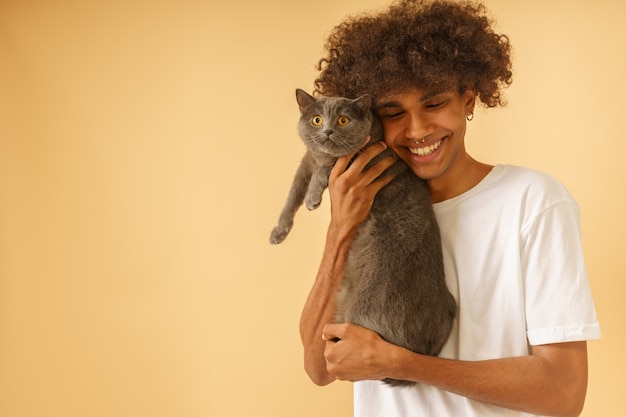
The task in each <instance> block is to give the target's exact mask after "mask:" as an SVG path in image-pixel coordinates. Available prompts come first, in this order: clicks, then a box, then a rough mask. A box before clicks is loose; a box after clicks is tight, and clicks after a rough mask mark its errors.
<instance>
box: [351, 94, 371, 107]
mask: <svg viewBox="0 0 626 417" xmlns="http://www.w3.org/2000/svg"><path fill="white" fill-rule="evenodd" d="M352 103H354V104H356V105H357V106H359V107H360V108H362V109H363V110H365V111H369V110H370V108H371V107H372V96H371V95H369V94H364V95H362V96H361V97H359V98H357V99H354V100H353V101H352Z"/></svg>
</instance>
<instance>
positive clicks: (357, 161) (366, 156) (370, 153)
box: [350, 141, 387, 172]
mask: <svg viewBox="0 0 626 417" xmlns="http://www.w3.org/2000/svg"><path fill="white" fill-rule="evenodd" d="M385 149H387V144H386V143H385V142H383V141H380V142H376V143H374V144H372V145H370V146H368V147H367V148H365V149H362V150H361V151H359V152H358V155H357V156H356V158H354V160H353V161H352V165H351V166H350V169H353V170H356V171H358V172H361V171H363V169H364V168H365V166H366V165H367V164H368V163H369V162H370V161H371V160H372V159H374V158H376V157H377V156H378V155H379V154H380V153H382V152H383V151H384V150H385Z"/></svg>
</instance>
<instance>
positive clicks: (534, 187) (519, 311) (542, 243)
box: [301, 0, 600, 417]
mask: <svg viewBox="0 0 626 417" xmlns="http://www.w3.org/2000/svg"><path fill="white" fill-rule="evenodd" d="M327 50H328V51H329V53H328V56H327V57H325V58H324V59H322V60H321V61H320V69H321V73H320V75H319V77H318V79H317V80H316V87H317V90H318V92H319V93H322V94H325V95H337V96H347V97H352V98H355V97H358V96H360V95H362V94H371V95H373V96H374V98H375V111H376V112H377V113H378V115H379V116H380V118H381V120H382V122H383V126H384V129H385V143H380V144H375V145H372V146H370V147H368V148H367V149H365V150H363V151H362V152H361V153H360V154H359V156H358V157H357V158H356V159H355V160H354V162H353V163H352V164H349V161H350V160H351V159H352V157H353V156H354V155H350V156H347V157H344V158H341V159H340V160H339V161H338V162H337V164H336V165H335V168H334V169H333V171H332V173H331V177H330V180H329V192H330V199H331V221H330V225H329V228H328V233H327V239H326V247H325V251H324V255H323V258H322V262H321V265H320V269H319V272H318V275H317V278H316V280H315V283H314V286H313V288H312V290H311V293H310V295H309V298H308V300H307V302H306V305H305V307H304V310H303V313H302V318H301V337H302V341H303V344H304V349H305V353H304V355H305V368H306V370H307V372H308V374H309V375H310V377H311V379H312V380H313V381H314V382H315V383H317V384H319V385H326V384H328V383H331V382H333V381H334V380H336V379H339V380H349V381H355V382H356V381H359V382H357V383H356V384H355V415H357V416H385V417H389V416H437V417H439V416H464V417H465V416H502V415H506V416H509V415H510V416H523V415H555V416H575V415H579V414H580V412H581V410H582V407H583V404H584V399H585V394H586V387H587V351H586V340H591V339H595V338H598V337H599V336H600V330H599V325H598V323H597V319H596V315H595V310H594V306H593V301H592V299H591V295H590V290H589V285H588V282H587V276H586V271H585V265H584V259H583V254H582V248H581V242H580V226H579V223H580V221H579V212H578V206H577V204H576V202H575V201H574V200H573V198H572V197H571V195H570V194H569V193H568V192H567V190H566V189H565V188H564V187H563V186H562V185H561V184H560V183H558V182H557V181H555V180H554V179H552V178H551V177H549V176H547V175H545V174H541V173H538V172H535V171H531V170H528V169H524V168H519V167H511V166H504V165H496V166H495V167H494V166H490V165H487V164H483V163H481V162H479V161H476V160H475V159H473V158H472V157H471V156H470V155H469V154H468V153H467V151H466V149H465V143H464V138H465V129H466V126H467V121H468V120H471V119H472V118H473V112H474V107H475V105H476V104H478V103H479V102H481V103H482V104H483V105H485V106H487V107H495V106H498V105H502V104H503V103H502V99H501V95H500V91H501V89H502V88H503V87H506V86H508V85H510V84H511V82H512V78H511V69H510V68H511V63H510V57H509V52H510V45H509V43H508V39H507V38H506V37H505V36H503V35H498V34H495V33H494V32H493V30H492V28H491V24H490V21H489V19H487V18H486V16H485V9H484V7H483V6H481V5H474V4H469V3H448V2H433V3H431V2H419V1H409V0H405V1H401V2H399V3H396V4H394V5H392V6H391V7H390V8H389V9H388V10H386V11H384V12H382V13H380V14H377V15H374V16H359V17H356V18H352V19H348V20H347V21H345V22H343V23H342V24H341V25H339V26H338V27H337V28H335V30H334V32H333V33H332V34H331V36H330V38H329V41H328V45H327ZM387 146H388V147H390V148H391V149H392V150H394V152H395V153H396V154H397V155H398V156H399V157H400V159H402V160H403V161H404V162H406V163H407V164H408V165H409V167H410V168H411V169H412V170H413V172H414V173H415V174H416V175H417V176H418V177H420V178H422V179H424V180H426V181H427V183H428V185H429V188H430V191H431V196H432V200H433V207H434V210H435V214H436V216H437V220H438V222H439V226H440V229H441V234H442V247H443V252H444V265H445V272H446V280H447V284H448V287H449V289H450V291H451V292H452V293H453V295H454V296H455V298H456V300H457V303H458V305H459V314H458V317H457V320H456V322H455V327H454V329H453V331H452V334H451V336H450V338H449V340H448V342H447V344H446V346H445V347H444V349H443V351H442V352H441V354H440V356H439V357H430V356H425V355H419V354H416V353H414V352H411V351H408V350H406V349H403V348H401V347H398V346H394V345H392V344H389V343H387V342H385V341H384V340H383V339H382V338H381V337H380V336H378V335H377V334H376V333H374V332H372V331H370V330H368V329H365V328H362V327H359V326H356V325H353V324H350V323H338V324H333V317H334V312H335V299H334V297H335V293H336V292H337V289H338V288H339V285H340V283H341V280H342V277H343V269H344V266H345V263H346V258H347V253H348V251H349V248H350V242H351V240H352V238H353V237H354V235H355V233H356V232H357V230H358V227H359V225H360V224H361V222H362V221H363V220H364V219H365V218H366V217H367V215H368V213H369V209H370V207H371V204H372V201H373V199H374V197H375V196H376V193H377V192H378V191H379V190H380V189H381V188H382V187H384V186H385V185H386V183H387V181H385V180H383V181H374V180H375V179H376V178H377V177H378V176H379V175H380V174H381V173H382V172H384V171H385V170H386V169H387V168H388V167H389V166H391V165H392V164H393V163H394V161H393V160H392V159H391V158H387V159H385V160H383V161H381V162H379V163H378V164H376V165H375V166H373V167H372V168H370V169H369V170H367V171H366V172H362V170H363V168H364V167H365V165H366V164H367V163H368V162H369V161H370V160H371V159H372V158H374V157H375V156H376V155H377V154H378V153H380V152H381V151H382V150H383V149H384V148H385V147H387ZM407 192H410V190H407ZM401 215H402V213H398V216H401ZM384 378H394V379H402V380H412V381H416V382H417V383H418V384H416V386H415V387H412V388H393V387H390V386H387V385H385V384H383V383H381V382H380V381H379V380H381V379H384Z"/></svg>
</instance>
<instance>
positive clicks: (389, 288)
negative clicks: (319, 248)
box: [270, 90, 456, 386]
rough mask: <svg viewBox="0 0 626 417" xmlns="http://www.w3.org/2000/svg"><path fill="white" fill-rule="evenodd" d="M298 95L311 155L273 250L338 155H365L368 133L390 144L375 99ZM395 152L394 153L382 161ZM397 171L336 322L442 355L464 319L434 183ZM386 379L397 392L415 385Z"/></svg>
mask: <svg viewBox="0 0 626 417" xmlns="http://www.w3.org/2000/svg"><path fill="white" fill-rule="evenodd" d="M296 97H297V100H298V104H299V106H300V112H301V117H300V122H299V124H298V130H299V133H300V136H301V138H302V140H303V141H304V143H305V144H306V146H307V153H306V155H305V156H304V158H303V160H302V163H301V164H300V167H299V169H298V171H297V173H296V176H295V178H294V181H293V184H292V187H291V190H290V192H289V197H288V199H287V203H286V205H285V207H284V209H283V211H282V212H281V215H280V219H279V222H278V225H277V226H276V227H275V228H274V230H272V234H271V238H270V242H271V243H273V244H277V243H280V242H282V241H283V240H284V239H285V238H286V237H287V235H288V234H289V231H290V230H291V227H292V226H293V218H294V215H295V213H296V211H297V209H298V208H299V207H300V206H301V205H302V204H303V202H305V200H306V206H307V208H308V209H309V210H312V209H315V208H317V207H318V206H319V204H320V202H321V196H322V193H323V191H324V189H325V188H326V187H327V186H328V176H329V173H330V170H331V169H332V167H333V165H334V163H335V161H336V159H337V157H339V156H342V155H346V154H349V153H352V152H354V151H356V150H358V149H360V148H361V147H362V146H363V143H364V142H365V140H366V138H367V136H368V135H369V136H371V140H370V143H374V142H377V141H380V140H382V139H383V129H382V126H381V124H380V121H379V120H378V118H377V117H376V116H375V115H373V114H372V112H371V111H370V107H371V99H370V98H369V97H368V96H364V97H360V98H358V99H356V100H350V99H346V98H341V97H318V98H314V97H313V96H311V95H309V94H307V93H306V92H304V91H303V90H297V91H296ZM314 116H321V117H322V118H323V123H322V124H321V125H320V126H315V125H314V124H313V123H312V120H313V117H314ZM341 116H346V117H348V118H349V119H350V121H349V123H348V124H347V125H346V126H343V127H341V126H339V125H338V123H337V121H338V120H339V117H341ZM389 153H391V150H389V149H387V150H385V152H384V153H383V154H382V155H381V156H380V157H384V156H385V155H388V154H389ZM390 170H394V171H395V172H396V173H397V176H396V178H394V180H393V181H391V183H389V184H388V185H387V186H385V187H384V188H383V189H382V190H381V191H380V192H379V193H378V194H377V195H376V198H375V200H374V204H373V206H372V209H371V212H370V215H369V217H368V219H367V220H366V221H365V222H364V223H363V224H362V225H361V227H360V229H359V232H358V233H357V235H356V236H355V238H354V240H353V242H352V246H351V249H350V253H349V255H348V262H347V265H346V269H345V276H344V279H343V282H342V285H341V288H340V290H339V293H338V294H337V317H336V320H337V322H350V323H355V324H358V325H360V326H363V327H366V328H369V329H371V330H374V331H375V332H377V333H378V334H380V335H381V336H382V337H383V338H384V339H385V340H387V341H389V342H391V343H393V344H395V345H399V346H403V347H405V348H407V349H410V350H412V351H414V352H418V353H423V354H426V355H433V356H436V355H438V354H439V352H440V351H441V349H442V348H443V345H444V344H445V342H446V341H447V339H448V337H449V335H450V331H451V329H452V322H453V320H454V317H455V315H456V302H455V301H454V298H453V296H452V294H450V292H449V291H448V288H447V287H446V283H445V277H444V271H443V258H442V252H441V241H440V235H439V227H438V225H437V222H436V219H435V214H434V212H433V209H432V203H431V199H430V193H429V191H428V187H427V185H426V183H425V182H424V181H423V180H420V179H419V178H417V177H416V176H415V175H414V174H413V172H412V171H411V170H410V169H408V167H407V165H406V164H405V163H404V162H402V161H398V162H396V164H394V165H393V167H392V168H390ZM385 381H386V382H387V383H389V384H391V385H394V386H401V385H411V384H412V383H411V382H407V381H397V380H391V379H387V380H385Z"/></svg>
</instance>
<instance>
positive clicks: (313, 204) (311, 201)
mask: <svg viewBox="0 0 626 417" xmlns="http://www.w3.org/2000/svg"><path fill="white" fill-rule="evenodd" d="M320 204H322V198H321V196H320V197H319V198H313V197H307V199H306V201H305V205H306V208H307V209H308V210H309V211H311V210H315V209H316V208H318V207H319V206H320Z"/></svg>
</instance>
